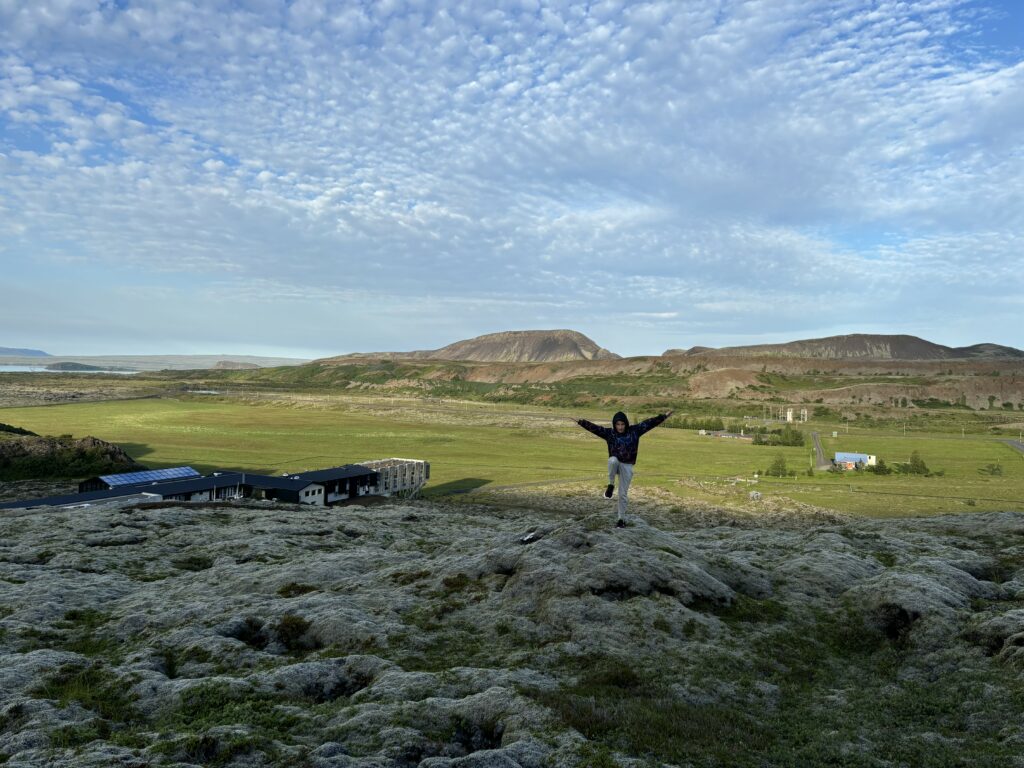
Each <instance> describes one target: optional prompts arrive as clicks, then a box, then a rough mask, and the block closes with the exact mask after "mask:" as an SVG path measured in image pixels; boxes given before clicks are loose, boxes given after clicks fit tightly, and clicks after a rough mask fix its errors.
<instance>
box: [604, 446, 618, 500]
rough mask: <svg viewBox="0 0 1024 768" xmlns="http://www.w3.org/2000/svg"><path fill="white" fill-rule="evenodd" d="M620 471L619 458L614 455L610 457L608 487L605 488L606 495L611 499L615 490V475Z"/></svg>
mask: <svg viewBox="0 0 1024 768" xmlns="http://www.w3.org/2000/svg"><path fill="white" fill-rule="evenodd" d="M618 472H619V460H618V459H617V458H615V457H614V456H609V457H608V487H607V488H605V489H604V497H605V498H606V499H610V498H611V497H612V493H613V492H614V491H615V475H617V474H618Z"/></svg>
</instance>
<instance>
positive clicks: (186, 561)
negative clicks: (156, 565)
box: [171, 555, 213, 571]
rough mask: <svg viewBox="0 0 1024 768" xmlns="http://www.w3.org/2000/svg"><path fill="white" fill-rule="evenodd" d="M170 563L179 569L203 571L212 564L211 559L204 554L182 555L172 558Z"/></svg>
mask: <svg viewBox="0 0 1024 768" xmlns="http://www.w3.org/2000/svg"><path fill="white" fill-rule="evenodd" d="M171 565H173V566H174V567H175V568H177V569H178V570H179V571H205V570H206V569H207V568H211V567H212V566H213V559H212V558H210V557H207V556H206V555H182V556H181V557H175V558H172V559H171Z"/></svg>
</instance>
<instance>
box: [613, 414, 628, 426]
mask: <svg viewBox="0 0 1024 768" xmlns="http://www.w3.org/2000/svg"><path fill="white" fill-rule="evenodd" d="M616 421H624V422H626V429H629V417H628V416H626V414H624V413H623V412H622V411H619V412H618V413H616V414H615V415H614V416H612V429H615V422H616Z"/></svg>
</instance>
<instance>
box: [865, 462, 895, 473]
mask: <svg viewBox="0 0 1024 768" xmlns="http://www.w3.org/2000/svg"><path fill="white" fill-rule="evenodd" d="M867 470H868V472H874V473H875V474H876V475H891V474H892V467H890V466H889V465H888V464H886V463H885V459H879V460H878V462H877V463H876V464H875V466H873V467H872V466H868V467H867Z"/></svg>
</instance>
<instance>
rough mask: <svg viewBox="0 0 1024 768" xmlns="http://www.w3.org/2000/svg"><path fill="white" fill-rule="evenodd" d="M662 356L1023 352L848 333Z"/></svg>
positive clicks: (980, 356)
mask: <svg viewBox="0 0 1024 768" xmlns="http://www.w3.org/2000/svg"><path fill="white" fill-rule="evenodd" d="M665 355H666V356H685V357H692V356H696V355H699V356H701V357H721V356H727V357H803V358H816V359H823V360H850V359H857V360H1024V351H1021V350H1019V349H1014V348H1013V347H1004V346H1002V345H999V344H974V345H972V346H969V347H947V346H945V345H943V344H935V343H934V342H931V341H926V340H925V339H921V338H918V337H917V336H908V335H906V334H898V335H883V334H868V333H851V334H847V335H845V336H828V337H826V338H823V339H805V340H802V341H790V342H787V343H785V344H756V345H752V346H744V347H723V348H721V349H707V348H706V347H692V348H691V349H688V350H677V349H670V350H668V351H666V352H665Z"/></svg>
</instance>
